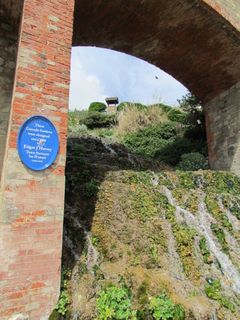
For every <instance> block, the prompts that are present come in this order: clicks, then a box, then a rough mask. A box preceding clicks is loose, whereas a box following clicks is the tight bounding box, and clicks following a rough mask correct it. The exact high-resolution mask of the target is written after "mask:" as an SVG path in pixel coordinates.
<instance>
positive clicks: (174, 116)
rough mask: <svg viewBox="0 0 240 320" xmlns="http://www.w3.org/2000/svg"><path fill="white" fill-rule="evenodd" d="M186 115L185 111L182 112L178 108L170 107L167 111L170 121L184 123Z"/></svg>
mask: <svg viewBox="0 0 240 320" xmlns="http://www.w3.org/2000/svg"><path fill="white" fill-rule="evenodd" d="M187 115H188V114H187V113H186V112H182V111H181V110H180V109H179V108H178V109H177V108H171V110H169V112H168V119H169V120H170V121H175V122H180V123H185V122H186V118H187Z"/></svg>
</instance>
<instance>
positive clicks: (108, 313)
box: [97, 285, 136, 320]
mask: <svg viewBox="0 0 240 320" xmlns="http://www.w3.org/2000/svg"><path fill="white" fill-rule="evenodd" d="M131 304H132V303H131V293H130V291H129V290H128V289H127V288H119V287H116V286H114V285H111V286H109V287H106V288H105V289H102V290H101V291H100V293H99V295H98V298H97V312H98V318H97V319H98V320H120V319H122V320H130V319H131V320H135V319H136V311H133V310H132V309H131Z"/></svg>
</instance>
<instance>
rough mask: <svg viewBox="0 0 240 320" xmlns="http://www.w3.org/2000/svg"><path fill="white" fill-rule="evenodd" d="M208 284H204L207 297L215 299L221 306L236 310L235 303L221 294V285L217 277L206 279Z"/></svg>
mask: <svg viewBox="0 0 240 320" xmlns="http://www.w3.org/2000/svg"><path fill="white" fill-rule="evenodd" d="M207 281H208V284H207V285H205V288H204V291H205V293H206V295H207V297H208V298H209V299H212V300H217V301H218V302H219V303H220V304H221V305H222V306H223V307H225V308H227V309H229V310H231V311H232V312H235V311H236V307H235V305H234V304H233V303H232V302H231V301H230V299H228V298H227V297H225V296H224V295H223V294H222V286H221V283H220V281H219V280H218V279H212V278H208V279H207Z"/></svg>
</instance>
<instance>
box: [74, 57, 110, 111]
mask: <svg viewBox="0 0 240 320" xmlns="http://www.w3.org/2000/svg"><path fill="white" fill-rule="evenodd" d="M105 98H106V94H105V93H104V90H103V87H102V85H101V83H100V80H99V79H98V78H97V77H96V76H95V75H93V74H88V73H87V72H86V71H85V70H84V67H83V65H82V64H81V62H80V60H79V59H78V58H77V57H76V55H75V54H73V55H72V64H71V85H70V100H69V106H70V109H71V110H73V109H75V108H76V109H86V108H88V106H89V104H90V103H91V102H93V101H102V102H104V100H105Z"/></svg>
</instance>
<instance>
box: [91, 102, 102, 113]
mask: <svg viewBox="0 0 240 320" xmlns="http://www.w3.org/2000/svg"><path fill="white" fill-rule="evenodd" d="M106 108H107V106H106V105H105V103H103V102H92V103H91V104H90V106H89V108H88V111H90V112H104V111H105V110H106Z"/></svg>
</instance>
